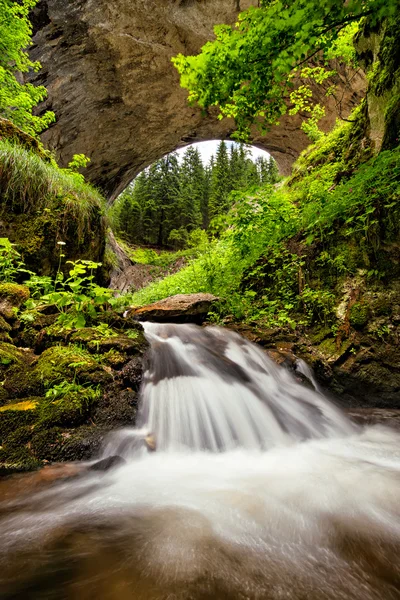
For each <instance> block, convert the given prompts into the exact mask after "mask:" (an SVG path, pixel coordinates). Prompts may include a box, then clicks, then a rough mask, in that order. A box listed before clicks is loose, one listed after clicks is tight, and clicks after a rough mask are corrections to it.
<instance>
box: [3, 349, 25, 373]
mask: <svg viewBox="0 0 400 600" xmlns="http://www.w3.org/2000/svg"><path fill="white" fill-rule="evenodd" d="M25 357H26V356H25V354H24V352H23V351H22V350H20V349H19V348H17V347H16V346H14V345H13V344H8V343H7V342H0V371H1V370H2V371H4V370H5V369H8V367H10V366H11V365H15V364H18V365H22V364H24V362H25Z"/></svg>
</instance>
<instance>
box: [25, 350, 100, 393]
mask: <svg viewBox="0 0 400 600" xmlns="http://www.w3.org/2000/svg"><path fill="white" fill-rule="evenodd" d="M32 375H33V376H34V377H35V378H36V379H39V380H41V381H43V382H46V385H47V386H49V385H51V384H54V383H58V382H60V381H63V380H67V381H77V382H78V383H91V384H99V383H103V384H104V383H106V382H108V381H110V380H112V376H111V375H110V374H109V373H108V372H107V371H106V370H105V369H104V367H103V366H102V365H101V364H100V363H99V361H98V360H96V359H95V358H94V357H93V356H92V355H91V354H89V352H87V351H86V350H84V349H83V348H81V347H79V346H77V345H75V344H71V345H68V346H53V347H52V348H49V349H48V350H45V351H44V352H43V353H42V354H41V356H40V358H39V360H38V362H37V365H36V366H35V369H34V372H33V374H32Z"/></svg>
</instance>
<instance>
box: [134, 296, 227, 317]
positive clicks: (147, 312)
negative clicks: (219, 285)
mask: <svg viewBox="0 0 400 600" xmlns="http://www.w3.org/2000/svg"><path fill="white" fill-rule="evenodd" d="M218 300H219V299H218V298H217V297H216V296H213V295H212V294H203V293H199V294H176V295H175V296H170V297H169V298H164V300H159V301H158V302H154V303H153V304H147V305H146V306H141V307H140V308H131V309H129V310H128V312H127V316H129V317H134V318H136V319H138V320H139V321H157V322H159V323H166V322H169V321H171V322H173V323H191V322H193V323H202V322H203V321H204V320H205V318H206V316H207V314H208V313H209V311H210V310H211V308H212V307H213V305H214V304H215V303H216V302H217V301H218Z"/></svg>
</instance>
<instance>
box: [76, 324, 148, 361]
mask: <svg viewBox="0 0 400 600" xmlns="http://www.w3.org/2000/svg"><path fill="white" fill-rule="evenodd" d="M71 342H74V343H78V344H84V345H85V346H86V347H87V348H88V349H89V350H91V351H93V352H101V353H104V352H108V351H109V350H112V349H113V350H118V351H119V352H123V353H127V354H135V353H136V352H138V351H139V350H140V349H141V348H142V347H143V343H144V337H143V334H142V332H137V335H135V336H134V337H131V336H129V335H126V334H123V333H117V332H115V331H114V332H113V335H103V334H102V333H100V332H99V331H97V330H96V328H95V327H86V328H82V329H79V330H78V331H76V332H75V333H73V334H72V336H71Z"/></svg>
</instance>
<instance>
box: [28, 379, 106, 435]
mask: <svg viewBox="0 0 400 600" xmlns="http://www.w3.org/2000/svg"><path fill="white" fill-rule="evenodd" d="M95 401H96V395H95V394H94V393H93V390H92V389H90V388H87V389H81V390H80V391H79V392H69V393H67V394H66V395H65V396H63V397H61V398H57V399H56V400H51V399H49V398H44V399H42V400H41V402H40V404H39V406H38V424H39V426H40V427H41V428H43V427H44V428H46V429H48V428H50V427H54V426H63V427H76V426H78V425H81V424H82V423H84V422H85V421H86V420H87V418H88V416H89V413H90V409H91V407H92V406H93V404H94V403H95Z"/></svg>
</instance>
